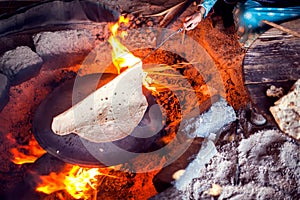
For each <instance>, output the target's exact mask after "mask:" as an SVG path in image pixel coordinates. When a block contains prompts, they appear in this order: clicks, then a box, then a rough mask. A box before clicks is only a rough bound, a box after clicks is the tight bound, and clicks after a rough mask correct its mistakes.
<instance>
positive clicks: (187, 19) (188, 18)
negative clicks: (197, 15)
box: [184, 16, 192, 22]
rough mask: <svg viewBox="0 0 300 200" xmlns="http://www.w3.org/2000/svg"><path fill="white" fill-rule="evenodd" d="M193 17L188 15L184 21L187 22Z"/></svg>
mask: <svg viewBox="0 0 300 200" xmlns="http://www.w3.org/2000/svg"><path fill="white" fill-rule="evenodd" d="M191 18H192V16H188V17H186V18H185V20H184V21H185V22H187V21H189V20H190V19H191Z"/></svg>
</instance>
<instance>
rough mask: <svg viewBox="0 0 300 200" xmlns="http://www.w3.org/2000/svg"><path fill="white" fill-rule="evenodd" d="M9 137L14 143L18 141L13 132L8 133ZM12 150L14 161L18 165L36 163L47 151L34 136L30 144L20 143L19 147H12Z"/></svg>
mask: <svg viewBox="0 0 300 200" xmlns="http://www.w3.org/2000/svg"><path fill="white" fill-rule="evenodd" d="M7 138H8V139H9V140H10V141H11V142H12V143H16V140H15V139H14V138H13V137H12V136H11V134H8V135H7ZM10 152H11V153H12V154H13V159H12V162H13V163H15V164H17V165H22V164H25V163H34V162H35V161H36V160H37V159H38V158H39V157H41V156H42V155H43V154H45V153H46V151H45V150H44V149H42V148H41V147H40V145H39V144H38V143H37V141H36V140H35V139H34V138H32V139H31V140H30V141H29V143H28V145H19V146H18V147H17V148H12V149H10Z"/></svg>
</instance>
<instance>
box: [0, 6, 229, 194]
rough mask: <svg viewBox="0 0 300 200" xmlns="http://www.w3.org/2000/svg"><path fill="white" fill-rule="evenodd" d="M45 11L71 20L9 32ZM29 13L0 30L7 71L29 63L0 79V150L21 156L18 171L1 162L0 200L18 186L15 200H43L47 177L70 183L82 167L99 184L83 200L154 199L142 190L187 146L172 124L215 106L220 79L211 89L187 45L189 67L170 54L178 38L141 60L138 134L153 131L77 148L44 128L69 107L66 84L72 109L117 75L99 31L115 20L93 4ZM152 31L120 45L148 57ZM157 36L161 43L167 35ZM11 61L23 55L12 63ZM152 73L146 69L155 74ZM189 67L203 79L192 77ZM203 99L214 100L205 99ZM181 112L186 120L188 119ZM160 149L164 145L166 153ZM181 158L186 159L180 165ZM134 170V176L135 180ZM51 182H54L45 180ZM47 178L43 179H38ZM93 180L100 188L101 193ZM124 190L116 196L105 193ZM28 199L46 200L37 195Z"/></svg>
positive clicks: (74, 138)
mask: <svg viewBox="0 0 300 200" xmlns="http://www.w3.org/2000/svg"><path fill="white" fill-rule="evenodd" d="M49 7H52V8H53V10H55V13H59V12H58V11H60V10H61V9H62V10H61V11H62V12H63V13H65V10H68V9H69V8H70V7H72V8H75V11H76V12H74V13H77V14H78V13H79V15H77V14H76V15H71V14H70V13H69V14H70V15H68V14H66V15H62V16H57V15H47V17H49V18H46V19H45V18H42V17H41V18H39V19H40V20H32V21H30V20H29V21H28V20H24V21H22V23H19V21H17V24H14V25H10V23H9V21H10V20H12V19H16V18H21V19H28V18H34V17H36V15H37V14H40V13H48V12H46V10H47V9H48V8H49ZM34 8H35V9H28V10H26V9H25V10H23V12H20V13H18V14H17V15H16V16H12V18H9V20H8V21H5V23H4V26H2V29H1V31H0V33H1V38H0V44H2V45H1V49H0V55H2V57H1V60H5V61H7V60H9V61H10V62H12V63H13V61H15V62H20V60H23V61H24V60H26V62H27V61H28V62H29V64H28V63H27V64H26V62H24V63H25V66H26V67H24V63H22V65H20V66H19V67H18V68H16V69H15V70H12V71H10V70H2V72H3V73H5V75H6V76H7V78H8V80H9V82H10V83H11V85H12V86H11V87H10V93H9V97H10V99H9V102H8V103H7V104H6V105H5V106H4V108H3V110H2V112H1V113H0V117H1V120H2V119H4V120H5V121H4V123H3V124H2V125H1V126H3V127H1V132H2V133H3V134H5V135H7V136H8V139H7V137H4V136H2V138H1V140H3V141H4V144H5V145H4V147H5V148H9V149H11V150H10V152H11V153H12V154H13V155H14V157H17V155H22V156H23V157H22V156H20V157H19V162H18V164H23V165H22V166H21V167H19V165H15V164H13V163H11V162H10V159H11V154H8V155H6V157H4V160H6V161H5V162H4V164H3V165H4V166H3V167H2V168H3V169H5V170H6V172H7V174H6V175H3V176H4V178H3V180H4V181H3V184H6V187H5V188H2V189H1V195H2V196H3V198H7V199H9V198H11V197H12V198H17V199H20V198H21V196H23V195H24V194H20V193H16V191H18V190H19V188H21V187H22V186H24V185H26V187H25V188H26V191H23V190H22V191H23V192H25V193H27V194H25V195H24V198H29V199H44V198H45V195H44V194H41V193H37V192H36V191H35V190H36V188H38V186H39V184H40V183H41V182H42V183H45V182H47V181H48V182H49V177H52V179H53V177H56V176H57V177H56V178H57V179H59V178H58V177H61V176H63V177H66V174H72V170H75V173H74V174H79V172H87V171H88V172H91V171H90V170H89V169H84V168H83V167H97V168H96V171H97V173H98V174H97V176H101V175H103V176H101V177H105V178H99V179H96V181H95V183H97V184H95V185H93V187H95V188H96V189H94V190H95V191H96V193H101V194H92V195H89V197H90V196H96V197H98V198H101V197H102V198H108V197H109V198H116V197H117V198H124V199H126V198H127V199H128V198H131V197H130V195H132V196H134V197H137V195H139V196H138V197H139V198H148V197H150V196H152V195H154V194H155V193H156V190H155V189H154V186H153V184H152V179H153V177H154V175H155V174H156V173H157V172H158V171H159V170H160V169H161V168H162V167H163V166H164V165H168V164H169V162H172V161H173V160H176V159H177V158H178V157H179V156H180V155H181V154H182V152H185V151H186V150H187V149H188V148H189V145H190V144H191V143H192V141H193V140H189V139H187V138H186V137H185V136H184V135H183V134H181V128H180V124H181V122H182V121H184V119H189V118H191V117H193V116H197V115H199V114H200V113H202V112H204V111H206V110H207V109H208V108H209V107H210V105H211V104H212V103H213V102H215V101H217V100H218V97H217V96H218V94H219V93H220V91H222V90H223V88H222V84H219V83H220V82H221V81H220V80H221V79H218V78H217V79H218V80H216V81H214V77H216V76H214V77H212V74H213V75H215V74H216V72H215V71H214V64H213V62H212V60H211V59H210V57H209V56H208V54H207V53H206V52H205V51H204V50H203V48H201V46H199V45H198V44H197V45H198V46H196V45H195V46H192V45H191V44H192V42H191V40H188V39H186V40H187V41H186V44H187V45H189V44H190V46H188V48H190V47H193V48H195V49H197V50H195V51H199V53H198V54H197V55H199V57H198V58H197V59H196V62H195V63H191V62H189V60H190V59H191V58H189V57H188V56H184V54H183V53H182V52H186V51H185V49H178V46H176V45H174V44H176V41H181V36H180V35H178V36H176V37H175V38H174V40H173V41H170V42H169V43H166V46H164V47H162V48H161V49H159V50H157V51H156V52H155V53H153V54H152V55H151V56H149V57H148V58H147V59H145V60H143V64H144V66H143V69H144V71H146V72H147V73H148V74H149V77H150V78H151V79H152V80H153V81H154V82H153V83H152V85H150V87H151V86H152V87H154V88H155V91H154V90H151V89H149V88H146V87H144V88H143V94H144V96H146V99H147V103H148V108H147V110H146V112H145V114H144V116H143V118H142V120H141V122H140V123H139V125H142V126H148V127H150V128H151V126H152V125H153V124H152V123H153V120H151V119H155V120H156V121H155V123H156V124H154V125H153V126H155V127H161V129H159V131H157V133H156V134H155V135H153V136H151V137H147V138H136V137H133V136H132V135H141V133H139V132H138V131H139V129H136V130H134V131H133V132H132V133H131V134H130V135H129V136H127V137H125V138H122V139H120V140H116V141H112V142H110V143H105V142H104V143H97V142H91V141H87V140H85V139H83V138H81V137H80V136H78V135H76V134H73V133H71V134H69V135H66V136H58V135H56V134H55V133H53V131H52V130H51V123H52V121H53V118H54V117H55V116H56V115H58V114H59V113H61V112H63V111H65V110H67V109H68V108H70V107H71V106H73V103H74V102H72V100H74V99H72V97H73V96H74V88H73V86H74V83H75V80H77V81H78V80H80V81H79V82H80V84H79V85H77V86H78V87H77V90H78V91H80V92H79V93H80V94H79V93H78V96H79V98H78V99H77V100H76V101H77V102H79V101H81V100H82V99H84V98H85V97H86V96H88V95H89V94H90V93H92V92H93V91H94V90H95V89H96V88H95V87H91V86H90V85H95V83H96V85H99V87H101V86H102V85H104V84H105V83H107V82H109V81H111V80H112V79H113V78H114V77H116V76H117V75H116V73H117V70H116V69H115V67H114V66H113V65H112V63H111V62H112V60H111V47H110V46H109V44H108V43H107V39H108V36H109V33H108V29H107V25H108V23H107V22H110V21H114V22H115V21H116V20H117V19H118V17H119V13H118V12H116V11H114V10H112V9H110V8H107V7H106V6H104V5H101V4H99V3H97V4H95V3H94V4H93V3H92V1H70V2H63V3H62V2H60V3H58V2H57V1H54V2H49V3H46V4H41V5H39V6H37V7H34ZM90 8H92V9H90ZM95 8H97V9H96V10H95ZM88 11H89V12H88ZM99 13H100V14H99ZM101 13H104V14H103V15H101ZM14 17H15V18H14ZM60 17H62V18H60ZM44 19H45V21H43V20H44ZM54 19H55V20H54ZM91 20H92V21H91ZM50 22H51V23H50ZM95 22H97V23H95ZM14 28H17V30H14ZM158 32H159V31H156V30H153V29H152V28H145V29H143V30H142V31H140V30H139V31H138V32H134V31H133V32H130V31H128V33H129V35H128V37H127V38H126V39H120V40H121V43H123V44H125V46H126V47H128V49H129V50H130V51H131V52H132V53H133V54H134V55H135V56H136V57H139V58H143V57H144V55H146V54H147V53H149V52H150V51H151V50H152V49H153V45H152V46H151V45H150V44H153V43H155V42H156V41H155V37H156V35H155V34H156V33H158ZM164 34H168V31H166V32H165V33H164ZM137 35H138V37H137ZM149 38H150V39H149ZM64 39H65V40H64ZM7 41H8V42H7ZM174 41H175V42H174ZM141 43H142V45H141ZM4 44H5V45H4ZM183 46H184V45H182V47H183ZM20 52H21V53H20ZM196 53H197V52H196ZM20 55H30V56H29V58H28V57H25V58H20ZM32 58H35V59H32ZM203 61H204V62H203ZM10 62H6V64H5V67H4V68H3V69H9V64H8V65H7V63H10ZM13 64H15V63H13ZM153 66H155V67H156V68H155V70H154V69H153ZM199 68H201V70H202V71H201V72H202V73H203V76H202V73H201V74H200V73H199ZM100 75H101V78H100V79H99V76H100ZM166 77H168V78H166ZM75 95H76V94H75ZM212 96H214V97H215V98H211V97H212ZM1 98H2V96H1ZM153 105H159V107H158V108H159V109H158V110H157V111H158V112H156V114H155V116H154V118H153V116H151V112H150V108H151V107H153ZM192 111H194V112H192ZM11 113H18V114H11ZM157 113H158V114H157ZM189 113H192V114H193V115H190V116H188V115H187V114H189ZM66 123H67V122H66ZM143 131H144V130H143ZM33 136H34V137H33ZM169 144H172V145H171V146H168V145H169ZM176 144H177V145H176ZM39 145H40V146H41V147H42V148H41V147H40V146H39ZM34 147H36V149H38V150H39V151H38V152H37V153H33V152H36V151H34V150H33V149H34ZM115 147H118V148H121V149H124V150H126V151H128V152H130V153H131V154H130V156H127V157H122V155H119V154H118V152H117V153H116V152H115V151H114V149H115ZM175 147H176V148H175ZM164 148H165V149H164ZM12 149H13V150H12ZM159 149H163V150H164V151H167V152H168V151H170V152H168V153H170V154H169V155H168V156H170V157H171V158H172V159H170V160H167V159H168V158H167V156H165V155H159V154H158V153H157V152H156V151H157V150H159ZM3 151H4V150H3ZM5 151H7V149H5ZM143 153H145V154H147V153H149V156H148V157H147V159H145V157H143V155H140V154H143ZM164 153H165V152H164ZM30 154H34V156H33V158H32V160H31V161H30V163H32V164H24V163H29V161H28V156H27V155H30ZM193 154H194V153H193ZM99 155H100V156H99ZM147 155H148V154H147ZM102 156H103V157H102ZM189 156H190V155H189V154H188V153H187V155H186V157H189ZM22 158H23V160H22ZM38 158H39V159H38ZM104 158H111V159H112V160H114V161H117V162H113V163H109V164H107V163H103V162H101V161H102V160H103V159H104ZM104 160H105V159H104ZM166 160H167V161H166ZM15 163H16V162H15ZM52 163H56V164H55V166H53V167H51V166H49V165H52ZM124 163H125V164H124ZM70 164H71V165H70ZM118 164H123V166H122V167H119V166H118V167H116V166H113V167H112V168H103V169H101V167H106V166H107V165H109V166H112V165H118ZM186 164H187V163H186ZM75 165H76V166H75ZM78 165H79V166H80V167H79V166H78ZM152 165H153V166H152ZM120 168H121V169H120ZM142 168H143V170H141V172H143V173H140V174H136V173H135V172H136V171H138V170H140V169H142ZM101 170H102V171H101ZM131 170H132V171H133V172H131ZM12 172H17V174H19V175H18V176H14V175H13V174H15V173H12ZM55 173H57V175H53V174H55ZM60 173H62V175H60ZM82 174H83V173H82ZM47 175H49V177H48V178H45V177H44V176H47ZM116 177H117V178H116ZM11 179H13V180H15V181H11ZM91 179H92V178H91ZM115 179H118V180H117V181H116V180H115ZM120 179H122V180H120ZM101 181H103V182H104V183H105V184H101ZM140 183H141V184H140ZM115 184H119V185H116V186H115ZM100 185H101V186H100ZM65 186H66V185H64V186H63V187H59V183H58V185H55V189H54V190H51V192H49V191H47V192H48V193H47V194H51V193H54V192H56V191H61V190H64V189H65V188H64V187H65ZM93 187H92V188H93ZM97 187H98V188H97ZM124 187H125V188H126V189H124V190H123V191H122V192H120V193H119V194H115V193H116V191H119V190H120V188H124ZM39 188H41V187H39ZM99 188H100V189H99ZM105 188H108V189H105ZM104 190H106V191H104ZM142 190H147V192H144V193H143V194H139V192H137V191H142ZM38 191H42V192H44V193H46V192H45V190H42V189H39V190H38ZM69 193H70V192H69ZM85 195H87V194H85ZM114 195H115V196H114ZM96 197H95V198H96ZM49 198H60V199H73V198H75V197H74V196H73V195H72V197H71V196H70V195H69V194H67V193H66V192H64V193H54V194H52V195H50V197H49Z"/></svg>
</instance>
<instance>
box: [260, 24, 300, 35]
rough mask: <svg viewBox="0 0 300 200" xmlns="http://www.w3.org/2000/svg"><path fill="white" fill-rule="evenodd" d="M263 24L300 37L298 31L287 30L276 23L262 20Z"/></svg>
mask: <svg viewBox="0 0 300 200" xmlns="http://www.w3.org/2000/svg"><path fill="white" fill-rule="evenodd" d="M262 22H263V23H265V24H268V25H270V26H272V27H274V28H277V29H279V30H281V31H283V32H286V33H288V34H291V35H293V36H295V37H300V33H298V32H296V31H293V30H291V29H288V28H285V27H283V26H281V25H278V24H275V23H273V22H270V21H267V20H262Z"/></svg>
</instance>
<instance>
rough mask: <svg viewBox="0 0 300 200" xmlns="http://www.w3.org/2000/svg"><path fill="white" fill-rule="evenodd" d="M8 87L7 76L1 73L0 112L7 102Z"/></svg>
mask: <svg viewBox="0 0 300 200" xmlns="http://www.w3.org/2000/svg"><path fill="white" fill-rule="evenodd" d="M8 88H9V83H8V79H7V77H6V76H5V75H3V74H0V112H1V110H2V109H3V107H4V106H5V105H6V103H7V102H8V99H9V97H8Z"/></svg>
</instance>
